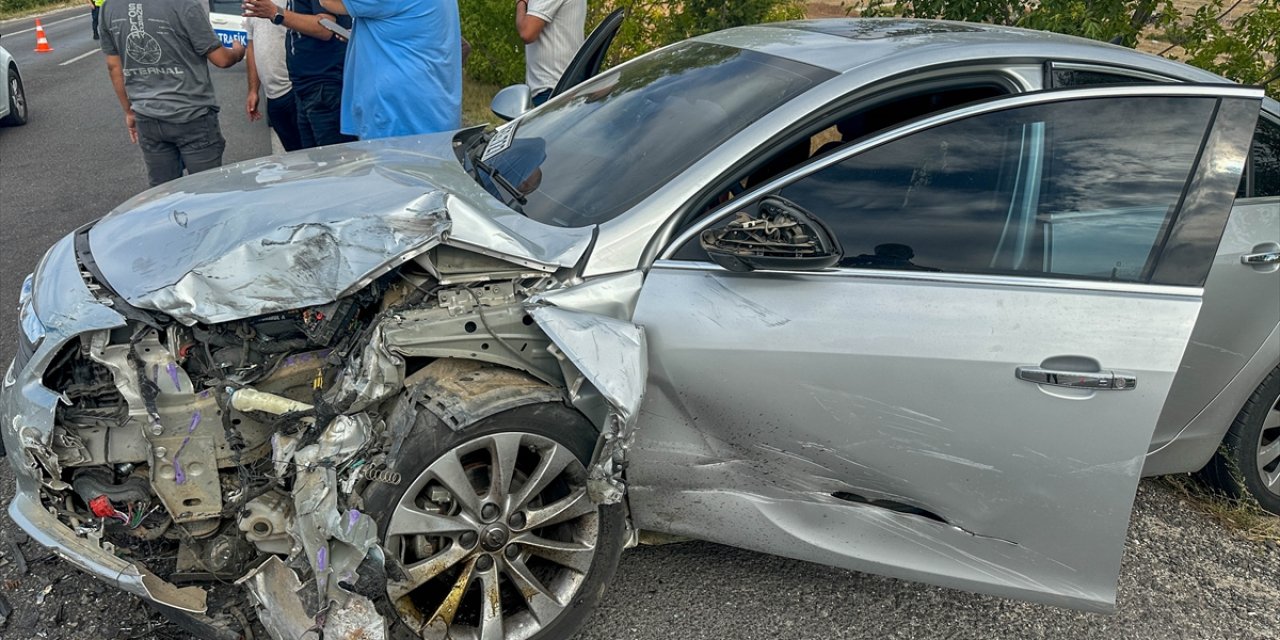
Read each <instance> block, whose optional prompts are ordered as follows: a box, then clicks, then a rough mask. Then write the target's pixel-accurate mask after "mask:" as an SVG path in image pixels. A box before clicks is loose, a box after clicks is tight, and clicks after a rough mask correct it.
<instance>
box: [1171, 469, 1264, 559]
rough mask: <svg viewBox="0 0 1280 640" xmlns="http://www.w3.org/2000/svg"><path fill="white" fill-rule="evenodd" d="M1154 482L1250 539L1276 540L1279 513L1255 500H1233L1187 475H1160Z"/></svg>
mask: <svg viewBox="0 0 1280 640" xmlns="http://www.w3.org/2000/svg"><path fill="white" fill-rule="evenodd" d="M1158 482H1159V483H1160V484H1162V485H1164V486H1165V487H1168V488H1169V489H1170V490H1172V491H1173V492H1174V493H1176V494H1178V496H1180V497H1181V498H1182V499H1183V500H1185V501H1186V503H1187V504H1189V505H1191V507H1192V508H1194V509H1196V510H1197V511H1200V512H1202V513H1204V514H1206V515H1208V516H1209V517H1211V518H1213V519H1214V520H1216V521H1218V522H1219V523H1221V524H1222V525H1223V526H1225V527H1227V528H1228V529H1232V530H1234V531H1238V532H1239V533H1240V534H1241V535H1243V536H1244V537H1245V538H1248V539H1250V540H1254V541H1259V542H1261V541H1272V542H1277V543H1280V517H1277V516H1275V515H1273V514H1271V513H1269V512H1267V511H1264V510H1263V509H1262V507H1261V506H1259V505H1258V503H1257V502H1254V501H1253V500H1248V499H1242V500H1235V499H1232V498H1228V497H1226V496H1224V495H1222V494H1221V493H1217V492H1215V491H1213V490H1212V489H1209V488H1208V487H1207V486H1205V485H1204V484H1203V483H1201V482H1199V481H1198V480H1196V479H1195V478H1193V477H1192V476H1190V475H1178V476H1164V477H1162V478H1160V479H1159V480H1158Z"/></svg>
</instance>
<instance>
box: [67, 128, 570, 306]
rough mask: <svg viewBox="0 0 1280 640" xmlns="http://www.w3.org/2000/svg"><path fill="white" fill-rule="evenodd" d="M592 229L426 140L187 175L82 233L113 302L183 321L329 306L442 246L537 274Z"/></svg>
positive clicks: (440, 141) (328, 150)
mask: <svg viewBox="0 0 1280 640" xmlns="http://www.w3.org/2000/svg"><path fill="white" fill-rule="evenodd" d="M446 194H448V195H446ZM592 233H593V230H592V229H590V228H584V229H562V228H557V227H549V226H546V225H542V224H540V223H537V222H535V221H533V220H530V219H529V218H526V217H524V216H521V215H519V214H518V213H516V212H514V211H511V210H510V209H508V208H506V207H504V206H502V205H501V203H499V202H497V201H496V200H494V199H493V198H492V197H491V196H489V195H488V194H487V193H485V192H484V190H483V189H482V188H481V187H480V186H479V185H477V184H476V183H475V181H474V180H472V179H471V177H470V176H469V175H467V174H466V172H465V171H464V170H463V169H462V167H461V165H460V163H459V162H458V161H457V158H456V157H455V156H454V152H453V149H452V135H451V134H437V135H431V136H421V137H415V138H403V139H394V140H387V141H371V142H362V143H357V144H351V145H342V146H335V147H324V148H319V149H310V150H307V151H301V152H298V153H293V154H288V155H284V156H275V157H270V158H262V159H258V160H251V161H248V162H242V163H239V164H236V165H232V166H229V167H224V168H222V169H219V170H216V171H206V172H203V173H200V174H196V175H194V176H189V177H188V178H186V179H184V180H178V181H174V182H171V183H168V184H166V185H163V186H161V187H158V188H156V189H152V190H150V191H146V192H144V193H143V194H141V195H139V196H137V197H135V198H133V199H131V200H129V201H127V202H125V203H124V204H122V205H120V206H119V207H118V208H116V210H115V211H113V212H112V213H110V214H108V215H107V216H106V217H104V218H103V219H102V220H101V221H100V222H99V223H98V224H97V225H96V226H94V228H93V229H92V230H91V231H90V233H89V239H90V246H91V249H92V251H93V253H94V256H95V259H96V260H97V262H98V266H99V268H100V269H101V270H102V273H103V275H104V276H105V277H106V279H107V281H108V282H109V283H110V285H111V287H112V288H113V289H115V290H116V292H117V293H119V294H120V295H121V297H123V298H124V299H125V300H127V301H128V302H129V303H130V304H132V305H134V306H137V307H140V308H144V309H152V310H156V311H163V312H165V313H167V314H168V315H170V316H172V317H174V318H175V319H177V320H178V321H180V322H182V323H184V324H194V323H196V322H204V323H216V322H225V321H228V320H235V319H239V318H244V317H250V316H257V315H263V314H266V313H272V312H276V311H283V310H287V309H297V308H302V307H307V306H312V305H317V304H324V303H327V302H330V301H332V300H334V299H336V298H338V297H341V296H343V295H347V294H349V293H352V292H353V291H355V290H358V289H359V288H361V287H363V286H365V285H366V284H368V283H369V282H370V281H372V280H373V279H374V278H376V277H377V276H379V275H381V274H383V273H386V272H387V271H389V270H390V269H392V268H394V267H396V266H399V265H400V264H402V263H404V262H406V261H408V260H410V259H412V258H413V257H415V256H417V255H419V254H421V253H423V252H425V251H427V250H429V249H430V248H432V247H434V246H436V245H437V244H439V243H441V242H442V241H443V242H446V243H448V244H453V245H456V246H459V247H464V248H468V249H472V250H476V251H481V252H484V253H488V254H490V255H495V256H500V257H503V258H505V259H507V260H512V261H516V262H519V263H521V264H522V265H524V266H527V267H533V268H540V269H542V270H544V271H551V270H554V269H556V268H560V267H568V266H573V265H574V264H576V263H577V261H578V260H579V259H580V258H581V256H582V254H583V253H584V252H585V251H586V248H587V246H588V245H589V244H590V241H591V236H592Z"/></svg>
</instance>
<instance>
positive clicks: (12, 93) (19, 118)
mask: <svg viewBox="0 0 1280 640" xmlns="http://www.w3.org/2000/svg"><path fill="white" fill-rule="evenodd" d="M5 88H6V89H7V91H6V93H7V94H8V96H9V115H7V116H5V117H4V118H0V125H3V126H7V127H16V126H18V125H22V124H26V123H27V94H26V91H25V90H24V89H23V88H22V76H19V75H18V71H17V70H16V69H14V68H12V67H10V68H9V73H8V77H7V78H6V80H5Z"/></svg>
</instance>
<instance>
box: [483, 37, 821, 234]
mask: <svg viewBox="0 0 1280 640" xmlns="http://www.w3.org/2000/svg"><path fill="white" fill-rule="evenodd" d="M834 75H835V73H834V72H832V71H829V70H826V69H820V68H818V67H814V66H810V65H807V64H804V63H800V62H795V61H793V60H787V59H783V58H778V57H775V56H771V55H767V54H764V53H760V52H756V51H748V50H744V49H737V48H734V47H727V46H721V45H713V44H707V43H700V42H692V43H685V44H680V45H676V46H673V47H671V48H668V49H663V50H660V51H656V52H654V53H651V54H649V55H647V56H645V57H643V58H639V59H636V60H634V61H632V62H629V63H628V64H626V65H623V66H621V67H619V68H617V69H613V70H610V71H607V72H605V73H603V74H601V75H598V76H596V77H595V78H592V79H591V80H588V81H586V82H584V83H582V84H580V85H578V86H576V87H574V88H573V89H572V90H570V91H569V92H568V93H567V94H566V95H564V96H562V97H561V98H558V99H557V100H556V101H555V102H552V103H551V104H548V105H547V106H546V107H544V108H542V109H538V110H537V111H534V112H532V113H530V114H529V115H527V116H525V117H523V118H521V119H520V120H517V121H516V122H515V123H513V124H512V125H511V126H515V127H516V129H515V133H514V136H513V139H512V142H511V144H510V146H509V147H507V148H506V149H505V150H504V151H502V152H501V153H499V154H497V155H496V156H494V158H493V160H492V162H491V163H490V164H491V165H492V166H493V167H494V168H496V169H497V170H498V171H499V172H501V174H502V175H503V176H504V177H505V178H506V180H507V181H508V182H510V183H511V184H512V185H519V189H520V191H521V192H522V193H523V194H524V197H525V198H526V199H527V202H525V203H523V204H522V205H512V206H513V208H516V209H518V210H520V211H521V212H522V213H524V214H525V215H526V216H528V217H530V218H533V219H534V220H537V221H539V222H544V223H547V224H554V225H557V226H563V227H583V226H588V225H591V224H598V223H603V222H606V221H608V220H610V219H612V218H614V217H616V216H618V215H619V214H621V213H622V212H624V211H626V210H627V209H628V208H630V207H631V206H633V205H634V204H636V203H637V202H639V201H640V200H641V199H643V198H645V197H647V196H648V195H649V194H651V193H653V192H654V191H655V190H657V189H658V188H659V187H661V186H662V185H664V184H666V183H667V181H668V180H670V179H671V178H672V177H673V176H675V175H677V174H679V173H680V172H682V171H684V170H685V169H686V168H688V167H689V166H690V165H692V164H693V163H694V162H696V161H697V160H698V159H700V158H702V157H703V156H704V155H706V154H707V153H708V152H709V151H711V150H712V149H715V148H716V147H717V146H719V145H720V144H721V143H722V142H724V141H725V140H728V139H729V138H730V137H731V136H733V135H734V134H736V133H737V132H738V131H741V130H742V129H743V128H745V127H746V126H747V125H749V124H751V123H752V122H754V121H756V120H758V119H759V118H760V117H762V116H764V115H765V114H767V113H769V112H770V111H772V110H773V109H775V108H776V107H778V106H779V105H781V104H783V103H784V102H787V101H788V100H790V99H792V98H794V97H796V96H798V95H800V94H801V93H803V92H804V91H806V90H808V89H809V88H811V87H813V86H815V85H817V84H819V83H821V82H823V81H824V80H827V79H829V78H831V77H832V76H834ZM482 183H483V184H485V186H486V187H488V188H490V192H491V193H493V194H494V195H495V196H496V197H498V198H499V199H501V200H504V201H506V200H507V199H508V198H507V197H506V195H505V194H504V193H502V192H500V191H499V190H498V189H496V188H492V185H490V184H488V183H487V181H482Z"/></svg>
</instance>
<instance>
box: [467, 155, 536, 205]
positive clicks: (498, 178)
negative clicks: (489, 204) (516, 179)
mask: <svg viewBox="0 0 1280 640" xmlns="http://www.w3.org/2000/svg"><path fill="white" fill-rule="evenodd" d="M471 164H473V165H475V166H476V168H477V169H480V170H481V171H484V172H485V173H486V174H488V175H489V178H490V179H492V180H493V182H494V184H496V185H498V186H499V187H502V190H503V191H506V192H507V193H509V194H511V197H512V198H515V201H516V202H519V203H520V204H522V205H523V204H528V203H529V200H528V198H525V197H524V194H523V193H521V192H520V190H519V189H517V188H516V187H515V185H513V184H511V183H510V182H508V181H507V179H506V178H504V177H502V174H501V173H498V170H497V169H494V168H493V167H491V166H489V165H488V164H485V162H484V161H483V160H481V159H480V158H478V157H477V158H472V159H471Z"/></svg>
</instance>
